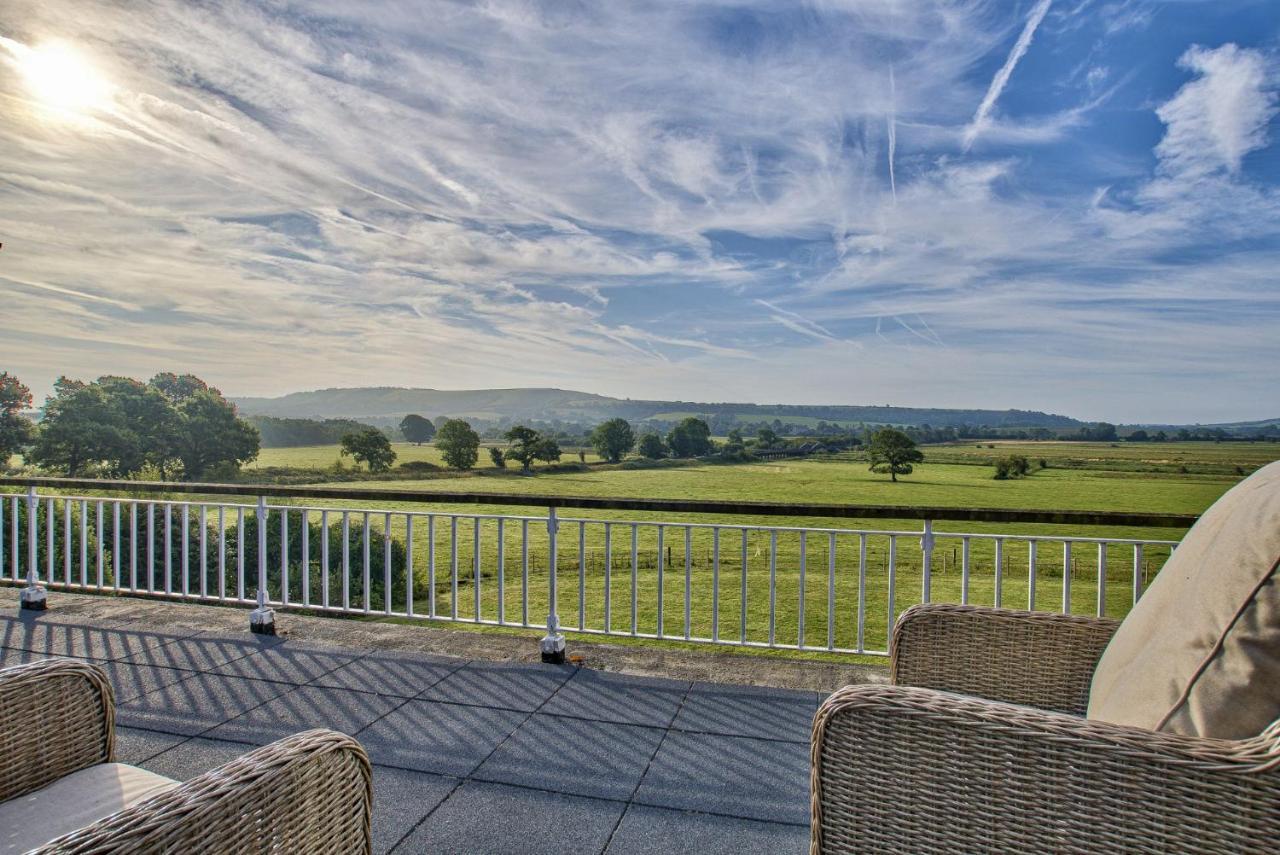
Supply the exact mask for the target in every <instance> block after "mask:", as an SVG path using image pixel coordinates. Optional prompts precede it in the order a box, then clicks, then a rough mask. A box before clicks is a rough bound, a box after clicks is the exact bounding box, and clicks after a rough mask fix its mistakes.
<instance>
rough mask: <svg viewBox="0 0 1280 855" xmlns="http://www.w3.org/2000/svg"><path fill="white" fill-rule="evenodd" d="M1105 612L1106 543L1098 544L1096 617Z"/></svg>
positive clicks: (1103, 615)
mask: <svg viewBox="0 0 1280 855" xmlns="http://www.w3.org/2000/svg"><path fill="white" fill-rule="evenodd" d="M1106 614H1107V544H1106V541H1103V542H1102V543H1099V544H1098V617H1105V616H1106Z"/></svg>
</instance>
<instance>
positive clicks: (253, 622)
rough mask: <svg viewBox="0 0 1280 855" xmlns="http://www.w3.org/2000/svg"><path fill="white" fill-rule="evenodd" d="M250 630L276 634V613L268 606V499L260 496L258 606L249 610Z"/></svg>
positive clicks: (264, 633) (262, 633)
mask: <svg viewBox="0 0 1280 855" xmlns="http://www.w3.org/2000/svg"><path fill="white" fill-rule="evenodd" d="M249 631H250V632H256V633H259V634H260V635H275V634H276V613H275V612H274V611H272V610H271V609H269V608H267V499H266V497H265V496H259V497H258V607H257V608H256V609H254V610H253V611H251V612H249Z"/></svg>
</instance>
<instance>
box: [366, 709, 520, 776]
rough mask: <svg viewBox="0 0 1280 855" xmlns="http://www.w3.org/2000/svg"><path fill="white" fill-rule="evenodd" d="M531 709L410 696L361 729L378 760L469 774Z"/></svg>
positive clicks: (383, 763) (374, 756) (441, 772)
mask: <svg viewBox="0 0 1280 855" xmlns="http://www.w3.org/2000/svg"><path fill="white" fill-rule="evenodd" d="M526 717H527V714H526V713H520V712H514V711H512V710H496V709H487V708H485V707H474V706H462V705H459V704H443V703H436V702H433V701H421V700H415V701H407V702H406V703H405V704H404V706H402V707H400V708H399V709H397V710H395V711H394V712H391V713H388V714H387V715H385V716H383V717H382V718H381V719H379V720H378V721H376V722H374V723H373V724H372V725H370V726H369V727H367V728H365V729H364V730H362V731H360V732H359V733H357V734H356V738H357V739H359V740H360V742H361V744H363V745H364V747H365V750H366V751H368V752H369V758H370V759H371V760H372V761H373V762H374V763H379V764H382V765H385V766H396V767H399V768H404V769H416V770H418V771H421V772H435V773H437V774H441V775H455V776H458V777H463V776H465V775H469V774H470V773H471V772H472V771H473V770H475V768H476V767H477V766H479V765H480V763H481V762H483V761H484V759H485V758H486V757H488V756H489V754H490V753H491V752H492V751H493V749H494V748H496V747H498V745H499V744H500V743H501V742H502V741H503V740H504V739H506V738H507V737H508V736H510V735H511V732H512V731H514V730H515V729H516V728H517V727H518V726H519V725H520V723H521V722H523V721H524V720H525V718H526Z"/></svg>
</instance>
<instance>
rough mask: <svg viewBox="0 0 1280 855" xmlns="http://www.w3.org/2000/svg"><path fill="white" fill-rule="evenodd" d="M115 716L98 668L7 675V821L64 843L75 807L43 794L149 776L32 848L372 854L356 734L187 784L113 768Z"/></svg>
mask: <svg viewBox="0 0 1280 855" xmlns="http://www.w3.org/2000/svg"><path fill="white" fill-rule="evenodd" d="M114 717H115V713H114V701H113V696H112V691H111V685H110V683H109V682H107V679H106V677H105V675H104V674H103V672H102V671H101V670H100V669H98V668H97V667H95V666H93V665H89V664H86V663H82V662H75V661H71V660H49V661H44V662H36V663H33V664H30V665H22V666H18V667H16V668H9V669H5V670H0V812H4V811H6V810H7V809H11V808H13V806H15V805H18V806H19V807H18V808H17V810H18V811H21V812H22V813H23V814H25V816H27V817H28V818H30V821H31V822H34V823H38V824H40V825H41V826H44V824H45V821H47V822H48V828H51V829H56V830H55V832H54V834H56V833H57V831H60V830H61V827H59V825H58V823H57V819H58V817H57V814H58V813H59V811H60V808H61V809H66V808H68V807H69V805H68V803H67V802H65V801H64V802H62V804H53V805H49V804H47V802H49V801H52V800H53V798H52V797H51V796H50V797H46V798H45V799H44V800H43V801H42V799H41V797H42V795H44V794H48V793H51V792H53V789H54V788H57V787H59V786H60V785H61V784H65V782H66V781H68V780H73V779H75V777H76V776H77V775H79V776H81V778H82V779H83V778H84V776H85V775H86V773H90V774H92V773H94V772H95V771H103V770H108V769H119V770H122V771H123V773H124V774H125V775H126V776H127V775H129V774H133V775H135V776H147V777H146V778H144V779H143V780H144V784H145V786H144V787H143V788H142V789H144V790H145V796H144V797H142V798H141V799H140V800H137V801H134V802H133V803H131V804H128V805H127V806H126V807H124V808H123V809H122V810H119V811H117V812H114V813H111V814H110V815H107V816H103V817H102V818H100V819H97V821H94V822H91V823H90V824H88V825H86V826H84V827H82V828H78V829H75V830H72V831H69V832H68V833H63V834H61V836H56V837H54V834H49V835H48V837H53V838H54V839H51V840H49V841H48V842H47V843H44V844H43V845H41V846H39V847H38V848H37V849H35V850H33V851H35V852H39V853H49V854H50V855H51V853H90V852H93V853H103V852H130V853H132V852H182V853H202V852H208V853H250V852H252V853H262V852H306V853H335V855H337V853H344V855H345V853H352V852H366V853H367V852H369V851H370V849H371V838H370V824H369V823H370V810H371V805H372V778H371V769H370V765H369V759H368V757H367V756H366V755H365V752H364V749H363V748H361V746H360V744H359V743H358V742H356V741H355V740H354V739H352V738H351V737H349V736H346V735H344V734H341V733H336V732H334V731H328V730H311V731H307V732H305V733H299V734H296V735H294V736H290V737H288V738H287V739H282V740H280V741H278V742H275V743H273V744H271V745H267V746H265V747H263V748H259V749H256V750H253V751H250V752H248V753H247V754H245V755H244V756H242V757H239V758H237V759H235V760H233V761H231V762H230V763H226V764H224V765H222V766H220V767H219V768H217V769H214V770H212V771H210V772H206V773H205V774H203V775H200V776H198V777H196V778H192V779H191V780H189V781H187V782H186V783H181V784H179V783H177V782H173V781H168V779H164V778H161V777H160V776H155V775H151V773H148V772H145V771H143V770H138V769H134V768H133V767H129V766H123V765H119V766H115V767H108V766H106V765H103V764H112V763H113V761H114V753H115V744H114V743H115V740H114ZM99 779H101V776H100V777H99V778H96V779H95V780H99ZM110 780H111V781H112V782H114V781H115V780H116V778H115V777H112V778H111V779H110ZM121 780H123V778H121ZM85 786H87V781H86V784H85V785H82V790H83V789H84V787H85ZM47 787H48V788H50V789H49V790H44V788H47ZM42 791H43V792H42ZM137 791H138V788H136V787H135V790H134V792H137ZM62 795H65V793H64V794H62ZM92 795H94V794H93V793H92V792H87V793H86V797H91V796H92ZM13 816H14V813H13V811H10V813H9V816H8V817H7V819H9V820H10V822H11V823H12V817H13ZM63 822H64V823H65V819H64V820H63ZM5 833H6V830H5V829H0V835H3V834H5ZM44 839H48V838H47V837H46V838H44ZM4 842H5V841H4V840H0V844H3V843H4Z"/></svg>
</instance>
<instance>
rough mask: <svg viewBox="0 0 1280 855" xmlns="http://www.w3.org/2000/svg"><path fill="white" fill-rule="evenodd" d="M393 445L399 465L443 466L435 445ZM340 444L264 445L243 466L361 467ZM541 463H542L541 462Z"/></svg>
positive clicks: (483, 464)
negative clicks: (346, 453)
mask: <svg viewBox="0 0 1280 855" xmlns="http://www.w3.org/2000/svg"><path fill="white" fill-rule="evenodd" d="M490 445H497V446H498V447H499V448H502V447H505V444H503V443H487V444H486V445H484V446H483V447H481V449H480V459H479V460H477V461H476V468H477V469H479V470H485V469H491V468H493V463H492V461H490V460H489V450H488V446H490ZM391 448H392V449H393V450H394V451H395V453H396V465H397V466H399V465H400V464H402V463H409V462H413V461H425V462H427V463H431V464H434V465H436V466H440V467H443V466H444V459H443V458H442V457H441V456H440V452H439V451H438V450H437V449H436V447H435V446H434V445H414V444H413V443H409V442H393V443H391ZM341 450H342V449H341V447H340V446H338V445H336V444H335V445H303V446H297V447H294V448H264V449H262V451H260V452H259V453H258V459H257V460H255V461H254V462H252V463H249V464H247V465H246V466H245V467H244V470H245V471H246V472H250V473H252V472H253V471H255V470H261V469H277V468H288V469H331V468H333V467H334V466H335V465H337V464H341V465H342V467H343V468H344V469H357V468H360V467H358V466H357V465H356V462H355V461H354V460H352V459H351V458H350V457H343V456H342V455H341ZM560 450H561V451H563V452H564V456H563V457H562V458H561V460H563V461H564V462H572V461H576V460H578V448H577V447H576V446H561V448H560ZM586 452H587V462H589V463H595V462H598V461H599V460H600V457H599V456H598V455H597V454H596V453H595V451H594V450H592V449H586ZM539 465H541V464H539ZM510 466H512V467H513V468H515V469H518V468H519V464H518V463H515V464H510Z"/></svg>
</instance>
